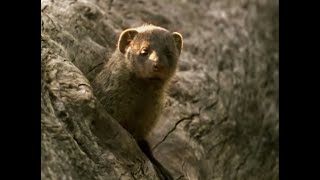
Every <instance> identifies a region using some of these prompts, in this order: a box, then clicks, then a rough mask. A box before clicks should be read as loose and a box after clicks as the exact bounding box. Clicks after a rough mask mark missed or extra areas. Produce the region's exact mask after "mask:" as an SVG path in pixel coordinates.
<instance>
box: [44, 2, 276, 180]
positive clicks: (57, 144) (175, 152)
mask: <svg viewBox="0 0 320 180" xmlns="http://www.w3.org/2000/svg"><path fill="white" fill-rule="evenodd" d="M41 2H42V4H41V16H42V18H41V37H42V40H41V41H42V45H41V50H42V51H41V65H42V68H41V70H42V73H41V75H42V79H41V85H42V86H41V88H42V89H41V138H42V139H41V152H42V154H41V165H42V166H41V177H42V179H76V180H91V179H94V180H95V179H97V180H99V179H101V180H108V179H110V180H113V179H148V180H150V179H151V180H153V179H155V180H156V179H159V178H158V176H157V175H156V171H155V169H154V167H153V166H152V163H151V162H150V161H149V160H148V158H147V157H146V156H145V155H144V154H143V153H142V152H141V151H140V149H139V147H138V146H137V144H136V143H135V141H134V139H133V138H132V137H131V135H130V134H129V133H128V132H127V131H125V130H124V129H123V128H122V127H121V126H120V125H119V124H118V123H117V121H116V120H114V119H113V118H112V117H111V116H110V115H109V114H108V112H106V111H105V110H104V108H103V107H101V105H100V104H99V102H98V101H97V100H96V98H95V96H94V95H93V93H92V87H91V85H90V81H91V80H92V79H93V78H94V77H95V76H96V75H97V73H98V72H99V71H100V70H101V68H102V64H103V63H104V62H106V61H107V60H108V58H109V57H110V55H111V53H112V52H113V51H114V50H115V48H116V41H117V38H118V36H119V34H120V32H121V31H122V30H124V29H126V28H129V27H133V26H137V25H141V24H142V23H152V24H155V25H158V26H162V27H164V28H167V29H169V30H170V31H177V32H180V33H181V34H182V35H183V36H184V49H183V52H182V54H181V57H180V61H179V70H178V72H177V74H176V76H175V77H174V80H173V82H172V85H171V89H170V90H169V92H168V100H167V103H166V108H165V111H164V112H163V113H162V116H161V119H160V121H159V123H158V124H157V126H156V128H154V130H153V131H152V133H151V134H150V136H149V137H148V141H149V142H150V144H151V147H152V151H153V153H154V155H155V157H156V159H157V160H158V161H159V162H161V164H162V165H163V166H164V167H166V168H167V169H168V170H169V171H170V173H171V174H172V175H173V177H174V178H175V179H179V180H183V179H190V180H212V179H215V180H230V179H232V180H233V179H237V180H251V179H252V180H256V179H259V180H273V179H279V175H278V173H279V170H278V161H279V160H278V156H279V143H278V139H279V133H278V128H279V117H278V116H279V113H278V105H279V97H278V87H279V85H278V84H279V80H278V76H279V75H278V63H279V57H278V49H279V48H278V44H279V43H278V39H279V38H278V27H279V25H278V16H279V12H278V1H264V0H257V1H250V0H243V1H239V0H216V1H211V0H201V1H193V0H177V1H170V0H163V1H158V0H148V1H147V0H146V1H142V0H141V1H133V0H129V1H124V0H117V1H113V0H105V1H100V0H70V1H68V0H50V1H49V0H42V1H41Z"/></svg>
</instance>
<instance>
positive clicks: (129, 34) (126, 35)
mask: <svg viewBox="0 0 320 180" xmlns="http://www.w3.org/2000/svg"><path fill="white" fill-rule="evenodd" d="M137 34H138V31H137V30H135V29H127V30H125V31H123V32H122V33H121V34H120V37H119V41H118V48H119V50H120V52H122V53H123V54H124V53H126V48H127V47H128V45H129V44H130V42H131V41H132V40H133V38H134V37H135V36H136V35H137Z"/></svg>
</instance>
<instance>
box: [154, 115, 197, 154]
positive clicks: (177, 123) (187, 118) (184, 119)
mask: <svg viewBox="0 0 320 180" xmlns="http://www.w3.org/2000/svg"><path fill="white" fill-rule="evenodd" d="M199 115H200V113H194V114H191V115H190V116H189V117H185V118H182V119H180V120H179V121H177V122H176V124H175V125H174V127H173V128H172V129H171V130H170V131H169V132H168V133H167V134H166V135H165V136H164V137H163V139H162V140H161V141H160V142H158V143H157V144H156V145H155V146H154V147H153V148H152V151H153V150H155V149H156V148H157V147H158V146H159V145H160V144H161V143H162V142H164V141H165V140H166V139H167V137H168V136H169V135H170V134H171V133H172V132H173V131H174V130H175V129H176V128H177V126H178V125H179V124H180V123H181V122H183V121H186V120H192V119H193V118H194V117H195V116H199Z"/></svg>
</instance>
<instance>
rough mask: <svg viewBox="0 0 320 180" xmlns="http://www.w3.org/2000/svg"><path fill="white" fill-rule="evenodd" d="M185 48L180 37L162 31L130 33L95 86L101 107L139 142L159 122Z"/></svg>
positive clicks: (123, 37) (145, 27) (149, 28)
mask: <svg viewBox="0 0 320 180" xmlns="http://www.w3.org/2000/svg"><path fill="white" fill-rule="evenodd" d="M182 44H183V40H182V36H181V35H180V34H179V33H177V32H173V33H171V32H169V31H168V30H166V29H164V28H161V27H157V26H153V25H143V26H140V27H137V28H130V29H127V30H125V31H123V32H122V33H121V35H120V37H119V40H118V45H117V48H116V50H115V52H114V54H113V55H112V57H111V58H110V59H109V61H108V62H107V63H106V65H105V67H104V68H103V70H102V71H101V72H100V73H99V74H98V76H97V77H96V79H95V80H94V82H93V86H94V89H95V94H96V96H97V98H98V99H99V100H100V102H101V104H102V105H103V106H104V107H105V108H106V110H107V111H108V112H109V113H110V114H111V115H112V116H113V117H114V118H115V119H116V120H117V121H118V122H119V123H120V124H121V125H122V126H123V127H124V128H125V129H126V130H127V131H128V132H130V133H131V134H132V135H133V137H134V138H136V139H137V140H140V139H144V138H145V137H146V136H147V135H148V133H149V132H150V131H151V129H152V128H153V126H154V125H155V124H156V122H157V120H158V118H159V115H160V113H161V110H162V108H163V103H164V102H163V101H164V96H165V91H166V88H167V86H168V82H169V81H170V79H171V77H172V76H173V75H174V73H175V71H176V69H177V63H178V59H179V56H180V53H181V49H182Z"/></svg>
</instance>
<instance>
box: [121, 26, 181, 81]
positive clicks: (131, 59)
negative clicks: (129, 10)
mask: <svg viewBox="0 0 320 180" xmlns="http://www.w3.org/2000/svg"><path fill="white" fill-rule="evenodd" d="M182 46H183V38H182V35H181V34H179V33H177V32H173V33H171V32H169V31H168V30H166V29H164V28H161V27H157V26H154V25H143V26H140V27H137V28H130V29H127V30H125V31H123V32H122V33H121V35H120V37H119V41H118V50H119V51H120V52H121V53H123V54H124V55H125V57H126V58H125V61H126V64H127V66H128V68H129V69H130V71H131V72H133V73H134V74H135V75H136V76H137V77H138V78H142V79H156V80H163V81H165V80H168V79H170V77H172V76H173V74H174V72H175V70H176V67H177V62H178V59H179V56H180V54H181V50H182Z"/></svg>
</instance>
